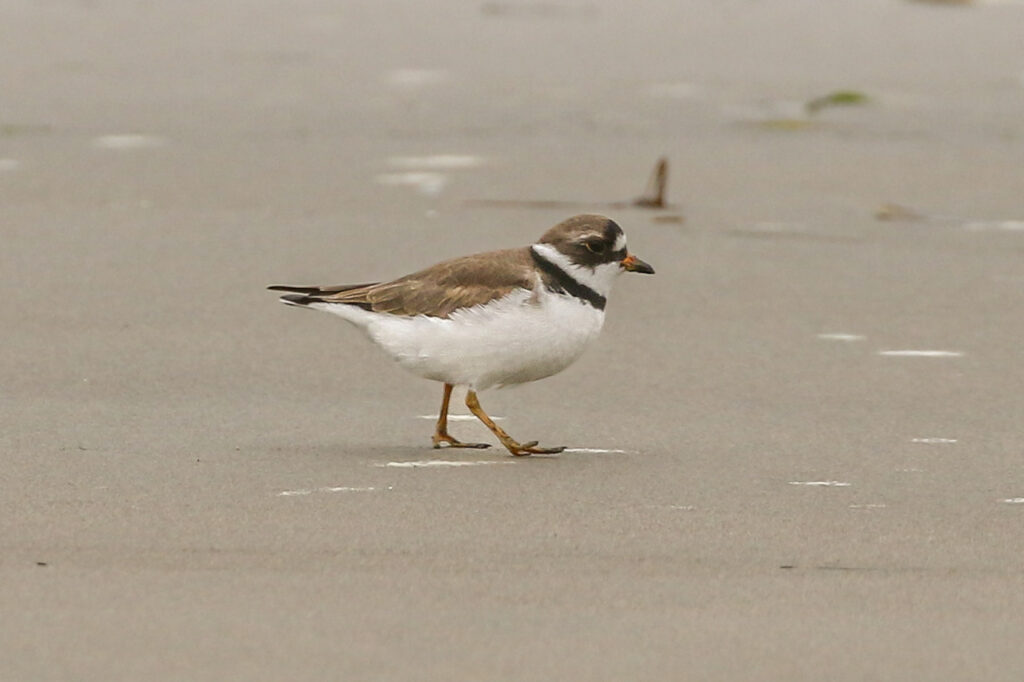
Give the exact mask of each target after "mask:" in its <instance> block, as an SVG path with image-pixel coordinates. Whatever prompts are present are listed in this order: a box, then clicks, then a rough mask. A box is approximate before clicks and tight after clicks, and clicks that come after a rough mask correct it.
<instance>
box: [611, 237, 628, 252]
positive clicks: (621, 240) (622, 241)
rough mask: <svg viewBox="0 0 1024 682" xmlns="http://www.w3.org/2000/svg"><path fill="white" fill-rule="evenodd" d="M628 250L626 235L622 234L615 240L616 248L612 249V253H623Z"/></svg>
mask: <svg viewBox="0 0 1024 682" xmlns="http://www.w3.org/2000/svg"><path fill="white" fill-rule="evenodd" d="M624 248H626V235H625V234H624V233H622V232H620V233H619V236H618V237H616V238H615V246H613V247H612V251H622V250H623V249H624Z"/></svg>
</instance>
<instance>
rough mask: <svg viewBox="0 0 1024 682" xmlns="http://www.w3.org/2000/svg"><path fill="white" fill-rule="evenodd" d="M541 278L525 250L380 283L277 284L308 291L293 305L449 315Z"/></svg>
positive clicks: (447, 264)
mask: <svg viewBox="0 0 1024 682" xmlns="http://www.w3.org/2000/svg"><path fill="white" fill-rule="evenodd" d="M535 281H536V278H535V275H534V271H533V269H532V260H531V258H530V254H529V249H528V248H521V249H509V250H505V251H492V252H490V253H481V254H476V255H473V256H464V257H462V258H456V259H454V260H450V261H445V262H443V263H438V264H437V265H434V266H432V267H429V268H427V269H426V270H421V271H419V272H416V273H413V274H411V275H406V276H405V277H401V278H399V279H396V280H394V281H391V282H382V283H380V284H368V285H352V286H340V287H271V288H275V289H277V290H281V291H293V292H296V293H301V294H306V296H305V297H303V299H302V300H301V301H300V300H296V299H294V298H293V299H291V300H292V302H293V303H300V304H308V303H312V302H323V303H343V304H348V305H356V306H359V307H361V308H364V309H366V310H372V311H374V312H379V313H390V314H392V315H408V316H414V315H427V316H430V317H448V316H450V315H451V314H452V313H453V312H455V311H456V310H458V309H460V308H470V307H472V306H475V305H482V304H484V303H487V302H489V301H492V300H494V299H496V298H500V297H502V296H505V295H506V294H508V293H510V292H511V291H514V290H515V289H532V288H533V287H534V284H535ZM329 289H333V292H332V291H329Z"/></svg>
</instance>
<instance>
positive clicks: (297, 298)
mask: <svg viewBox="0 0 1024 682" xmlns="http://www.w3.org/2000/svg"><path fill="white" fill-rule="evenodd" d="M318 300H319V299H317V298H314V297H312V296H304V295H303V294H286V295H284V296H282V297H281V303H285V304H287V305H309V304H310V303H314V302H316V301H318Z"/></svg>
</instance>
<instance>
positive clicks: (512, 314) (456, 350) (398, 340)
mask: <svg viewBox="0 0 1024 682" xmlns="http://www.w3.org/2000/svg"><path fill="white" fill-rule="evenodd" d="M312 307H317V308H320V309H321V310H325V311H327V312H332V313H336V314H338V315H341V316H342V317H344V318H345V319H348V320H349V321H351V322H354V323H356V324H357V325H359V326H360V327H362V328H363V329H364V330H365V331H366V333H367V334H368V335H369V336H370V338H371V339H372V340H373V341H374V342H376V343H377V344H378V345H379V346H380V347H381V348H383V349H384V351H385V352H387V353H388V354H389V355H391V356H392V357H393V358H394V359H395V360H396V361H397V362H398V364H399V365H401V366H402V367H404V368H405V369H407V370H409V371H410V372H412V373H414V374H417V375H419V376H421V377H424V378H427V379H433V380H435V381H444V382H447V383H450V384H457V385H466V386H470V387H472V388H474V389H476V390H483V389H485V388H489V387H491V386H506V385H510V384H521V383H525V382H527V381H536V380H537V379H543V378H544V377H548V376H551V375H552V374H556V373H558V372H560V371H562V370H563V369H565V368H566V367H568V366H569V365H571V364H572V363H573V362H574V361H575V360H576V359H577V358H579V357H580V355H581V354H582V353H583V351H584V350H586V348H587V346H588V345H590V343H591V342H592V341H593V340H594V339H596V338H597V336H598V334H599V333H600V331H601V326H602V325H603V324H604V311H601V310H597V309H595V308H594V307H592V306H591V305H589V304H587V303H584V302H583V301H580V300H579V299H577V298H574V297H572V296H568V295H564V294H554V293H551V292H548V291H545V290H543V289H540V288H538V291H537V292H536V294H535V293H534V292H533V291H529V290H526V289H519V290H516V291H514V292H513V293H511V294H509V295H508V296H506V297H505V298H502V299H498V300H495V301H492V302H490V303H488V304H486V305H482V306H474V307H472V308H465V309H462V310H458V311H456V312H454V313H453V314H452V315H451V316H450V317H449V318H447V319H442V318H437V317H426V316H423V315H420V316H416V317H405V316H399V315H387V314H379V313H370V312H367V311H364V310H361V309H359V308H355V307H353V306H339V305H331V304H314V305H313V306H312Z"/></svg>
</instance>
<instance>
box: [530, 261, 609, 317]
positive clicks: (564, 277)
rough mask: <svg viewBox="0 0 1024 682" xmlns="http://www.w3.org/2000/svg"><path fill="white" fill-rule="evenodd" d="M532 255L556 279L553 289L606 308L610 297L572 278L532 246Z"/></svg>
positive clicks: (544, 271)
mask: <svg viewBox="0 0 1024 682" xmlns="http://www.w3.org/2000/svg"><path fill="white" fill-rule="evenodd" d="M530 255H531V256H533V262H534V263H536V265H537V267H538V268H540V270H541V272H543V273H544V274H546V275H550V276H551V278H552V279H553V280H555V282H554V286H553V287H552V289H554V290H555V291H564V292H565V293H567V294H569V295H570V296H575V297H576V298H578V299H580V300H581V301H586V302H587V303H589V304H590V305H592V306H594V307H595V308H597V309H598V310H604V306H605V304H607V303H608V299H606V298H605V297H604V296H602V295H601V294H599V293H597V292H596V291H594V290H593V289H591V288H590V287H588V286H587V285H586V284H580V283H579V282H577V281H576V280H575V279H573V278H572V275H570V274H569V273H568V272H566V271H565V270H563V269H562V268H560V267H558V266H557V265H555V264H554V263H552V262H551V261H549V260H546V259H545V258H544V257H543V256H541V255H540V254H539V253H537V252H536V251H534V250H533V248H532V247H531V248H530Z"/></svg>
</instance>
